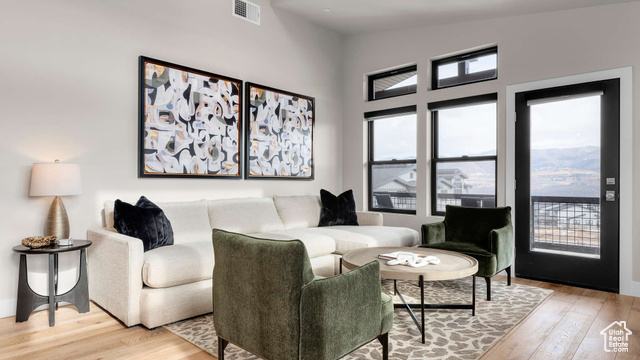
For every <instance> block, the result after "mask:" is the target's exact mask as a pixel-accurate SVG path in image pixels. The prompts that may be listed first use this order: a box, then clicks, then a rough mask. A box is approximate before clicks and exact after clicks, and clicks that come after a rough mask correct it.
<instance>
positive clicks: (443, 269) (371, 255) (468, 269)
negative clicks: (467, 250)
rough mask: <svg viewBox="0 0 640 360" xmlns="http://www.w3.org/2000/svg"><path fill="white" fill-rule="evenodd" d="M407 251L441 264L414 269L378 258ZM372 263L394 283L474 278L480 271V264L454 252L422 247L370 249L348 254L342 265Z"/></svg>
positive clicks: (355, 266) (353, 265) (353, 266)
mask: <svg viewBox="0 0 640 360" xmlns="http://www.w3.org/2000/svg"><path fill="white" fill-rule="evenodd" d="M396 251H406V252H412V253H416V254H422V255H433V256H436V257H437V258H438V259H440V264H438V265H427V266H423V267H419V268H414V267H411V266H406V265H395V266H389V265H387V260H381V259H378V255H380V254H388V253H392V252H396ZM373 260H378V262H379V263H380V277H381V278H383V279H395V280H419V279H420V275H422V276H423V278H424V280H425V281H438V280H453V279H460V278H463V277H467V276H471V275H474V274H475V273H476V272H478V261H477V260H476V259H474V258H472V257H471V256H467V255H464V254H460V253H457V252H453V251H446V250H438V249H429V248H419V247H371V248H362V249H356V250H351V251H348V252H346V253H345V254H344V255H342V266H344V267H345V268H347V269H349V270H352V269H355V268H357V267H358V266H362V265H364V264H366V263H369V262H371V261H373Z"/></svg>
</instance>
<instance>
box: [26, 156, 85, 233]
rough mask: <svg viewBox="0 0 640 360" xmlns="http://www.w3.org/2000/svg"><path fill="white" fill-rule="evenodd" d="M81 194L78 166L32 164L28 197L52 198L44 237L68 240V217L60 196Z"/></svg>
mask: <svg viewBox="0 0 640 360" xmlns="http://www.w3.org/2000/svg"><path fill="white" fill-rule="evenodd" d="M81 192H82V184H81V183H80V166H79V165H78V164H61V163H60V161H59V160H56V162H55V164H33V168H32V170H31V189H30V191H29V195H30V196H54V198H53V202H52V203H51V207H50V208H49V215H48V216H47V222H46V224H45V235H55V236H56V237H57V238H58V239H68V238H69V217H68V216H67V210H66V209H65V208H64V204H63V203H62V199H61V198H60V196H68V195H78V194H80V193H81Z"/></svg>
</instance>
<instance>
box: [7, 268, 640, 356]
mask: <svg viewBox="0 0 640 360" xmlns="http://www.w3.org/2000/svg"><path fill="white" fill-rule="evenodd" d="M496 281H503V280H502V279H499V278H496ZM513 281H514V282H516V283H519V284H525V285H531V286H538V287H542V288H548V289H552V290H554V293H553V295H551V296H550V297H549V298H548V299H547V300H546V301H545V302H544V303H542V304H541V305H540V306H539V307H538V308H536V310H534V311H533V312H532V313H531V314H529V316H528V317H526V318H525V319H524V320H523V321H522V322H520V324H518V325H517V326H516V327H515V328H513V329H512V330H511V331H510V332H509V333H508V334H507V335H506V336H505V337H504V338H502V339H501V340H500V341H499V342H498V343H497V344H495V345H494V346H493V348H491V349H490V350H489V351H488V352H487V353H486V354H485V355H484V356H483V357H482V359H485V360H488V359H542V358H544V359H576V360H577V359H580V360H581V359H611V360H614V359H615V360H622V359H624V360H626V359H640V298H634V297H630V296H623V295H617V294H611V293H606V292H601V291H595V290H588V289H580V288H575V287H570V286H563V285H556V284H549V283H544V282H539V281H532V280H525V279H513ZM620 320H626V321H627V327H628V328H629V329H630V330H631V331H633V335H632V336H631V339H630V342H629V353H626V354H625V353H620V354H616V353H607V352H604V350H603V339H602V335H600V331H601V330H602V329H604V328H605V327H606V326H608V325H609V324H610V323H611V322H613V321H620ZM391 355H393V353H392V354H391ZM391 358H393V356H392V357H391ZM0 359H52V360H53V359H193V360H196V359H215V358H214V357H213V356H211V355H209V354H207V353H205V352H204V351H202V350H200V349H199V348H198V347H196V346H195V345H193V344H191V343H189V342H187V341H185V340H183V339H181V338H180V337H178V336H176V335H174V334H172V333H170V332H169V331H167V330H165V329H164V328H157V329H154V330H148V329H146V328H145V327H142V326H134V327H131V328H127V327H125V326H124V325H122V324H121V323H120V322H119V321H117V320H115V319H114V318H113V317H111V316H110V315H109V314H108V313H106V312H105V311H104V310H102V309H101V308H100V307H98V306H96V305H95V304H93V303H92V304H91V311H90V312H89V313H86V314H78V313H77V312H76V311H75V308H73V307H62V308H60V309H59V310H58V312H57V313H56V326H55V327H53V328H49V326H48V320H47V313H46V311H40V312H37V313H34V314H33V315H31V318H30V319H29V321H27V322H24V323H15V318H13V317H11V318H5V319H0Z"/></svg>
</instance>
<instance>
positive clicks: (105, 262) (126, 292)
mask: <svg viewBox="0 0 640 360" xmlns="http://www.w3.org/2000/svg"><path fill="white" fill-rule="evenodd" d="M87 238H88V239H89V240H91V241H92V242H93V244H92V245H91V246H90V247H89V249H88V251H87V255H88V261H87V263H88V265H89V294H90V297H91V299H92V300H93V301H95V302H96V303H97V304H98V305H100V306H101V307H103V308H104V309H105V310H107V311H108V312H109V313H111V315H113V316H115V317H117V318H118V319H120V320H122V322H123V323H124V324H125V325H127V326H133V325H136V324H139V323H140V294H141V292H142V264H143V260H144V249H143V246H142V241H140V240H139V239H136V238H133V237H129V236H126V235H122V234H118V233H116V232H113V231H109V230H105V229H99V230H89V231H87Z"/></svg>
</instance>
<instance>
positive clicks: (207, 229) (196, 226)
mask: <svg viewBox="0 0 640 360" xmlns="http://www.w3.org/2000/svg"><path fill="white" fill-rule="evenodd" d="M113 203H114V202H113V200H109V201H106V202H105V203H104V218H105V219H104V220H105V228H106V229H107V230H111V231H115V228H114V227H113ZM156 205H158V207H159V208H160V209H162V211H164V214H165V215H166V217H167V219H169V221H170V222H171V227H172V229H173V243H174V244H184V243H188V242H198V241H205V242H211V225H210V224H209V212H208V211H207V202H206V201H205V200H198V201H181V202H165V203H156Z"/></svg>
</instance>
